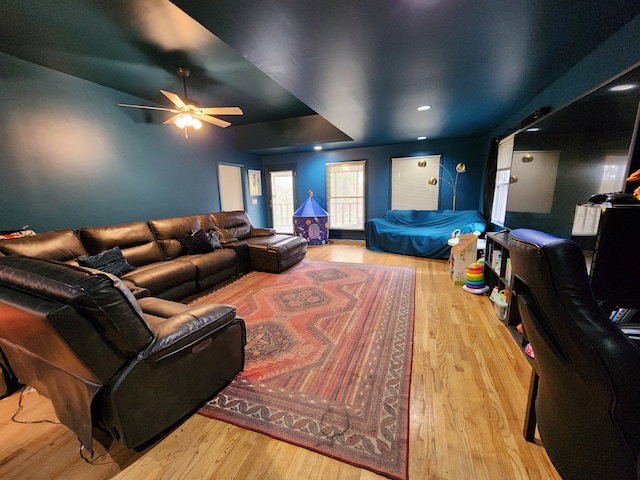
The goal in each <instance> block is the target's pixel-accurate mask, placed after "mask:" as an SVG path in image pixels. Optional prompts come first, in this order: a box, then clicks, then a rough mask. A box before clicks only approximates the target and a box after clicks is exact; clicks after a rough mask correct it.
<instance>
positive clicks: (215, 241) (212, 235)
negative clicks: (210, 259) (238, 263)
mask: <svg viewBox="0 0 640 480" xmlns="http://www.w3.org/2000/svg"><path fill="white" fill-rule="evenodd" d="M207 238H208V239H209V243H210V244H211V246H212V247H213V249H214V250H215V249H216V248H222V245H221V244H220V239H219V238H218V235H216V232H214V231H213V230H209V231H208V232H207Z"/></svg>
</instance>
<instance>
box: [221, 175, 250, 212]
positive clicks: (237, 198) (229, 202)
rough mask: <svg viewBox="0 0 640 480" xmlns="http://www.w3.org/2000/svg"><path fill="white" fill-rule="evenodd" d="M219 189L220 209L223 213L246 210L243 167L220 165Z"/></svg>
mask: <svg viewBox="0 0 640 480" xmlns="http://www.w3.org/2000/svg"><path fill="white" fill-rule="evenodd" d="M218 187H219V189H220V209H221V210H222V211H223V212H231V211H234V210H244V209H245V208H244V195H243V194H242V167H238V166H236V165H222V164H219V165H218Z"/></svg>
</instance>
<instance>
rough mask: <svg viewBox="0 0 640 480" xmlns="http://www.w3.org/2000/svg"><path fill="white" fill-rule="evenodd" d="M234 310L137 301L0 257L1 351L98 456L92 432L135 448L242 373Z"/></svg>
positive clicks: (240, 333) (95, 281)
mask: <svg viewBox="0 0 640 480" xmlns="http://www.w3.org/2000/svg"><path fill="white" fill-rule="evenodd" d="M245 336H246V334H245V326H244V322H243V321H242V319H240V318H239V317H237V316H236V311H235V308H234V307H232V306H229V305H222V304H203V305H200V306H195V307H191V306H188V305H184V304H181V303H176V302H171V301H168V300H162V299H158V298H154V297H145V298H141V299H139V300H136V299H135V298H134V297H133V295H132V294H131V292H130V291H129V290H128V289H127V288H126V287H125V286H124V285H123V284H122V282H121V281H120V280H119V279H118V278H117V277H115V276H112V275H109V274H106V273H103V272H100V271H97V270H91V269H86V268H82V267H77V266H73V265H69V264H65V263H61V262H56V261H52V260H43V259H35V258H30V257H23V256H17V255H11V256H7V257H2V258H0V350H2V352H3V353H4V355H5V356H6V359H7V360H8V364H9V366H10V368H11V370H12V371H13V373H14V375H15V376H16V377H17V379H18V381H19V382H20V383H22V384H28V385H31V386H33V387H34V388H36V389H37V390H38V392H40V393H42V394H43V395H45V396H46V397H48V398H49V399H50V400H51V402H52V403H53V406H54V409H55V412H56V414H57V416H58V418H59V419H60V421H61V422H62V423H63V424H65V425H66V426H68V427H69V428H70V429H71V430H73V431H74V433H75V434H76V435H77V436H78V438H79V440H80V442H81V444H82V445H83V446H84V447H85V448H86V449H88V450H89V451H91V452H92V450H93V449H92V443H93V434H92V431H93V428H94V427H100V428H102V429H104V430H105V431H106V432H108V433H109V434H110V435H111V436H112V437H113V438H114V439H116V440H118V441H120V442H122V443H124V445H125V446H127V447H128V448H133V447H136V446H139V445H141V444H142V443H145V442H147V441H148V440H151V439H152V438H154V437H155V436H157V435H158V434H160V433H162V432H164V431H165V430H167V429H168V428H169V427H171V426H172V425H174V424H175V423H176V422H178V421H180V420H182V419H183V418H184V417H185V416H186V415H188V414H189V413H191V412H192V411H193V410H194V409H196V408H197V407H199V406H200V405H201V404H202V403H204V402H205V401H206V400H208V399H210V398H211V397H212V396H213V395H215V394H216V393H217V392H218V391H219V390H220V389H222V388H223V387H224V386H225V385H226V384H227V383H228V382H230V381H231V380H232V379H233V377H234V376H235V375H236V374H237V373H239V372H240V371H242V370H243V368H244V345H245Z"/></svg>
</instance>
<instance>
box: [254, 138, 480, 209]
mask: <svg viewBox="0 0 640 480" xmlns="http://www.w3.org/2000/svg"><path fill="white" fill-rule="evenodd" d="M484 141H485V140H484V139H483V138H482V137H469V138H450V139H440V140H431V141H429V140H423V141H416V142H413V143H402V144H396V145H383V146H377V147H366V148H348V149H340V150H325V151H320V152H308V153H292V154H281V155H269V156H265V157H262V163H263V166H264V167H267V168H268V167H270V166H277V165H295V166H296V171H297V180H296V182H297V198H296V199H295V202H296V203H295V208H298V207H299V206H300V205H302V203H304V201H305V200H306V199H307V197H308V191H309V190H312V191H313V198H314V199H315V200H316V201H317V202H318V203H319V204H320V205H321V206H322V207H323V208H325V209H326V207H327V195H326V174H325V164H326V163H333V162H345V161H354V160H366V161H367V166H366V175H367V176H366V192H365V195H366V206H365V209H366V212H365V215H366V219H367V220H368V219H371V218H375V217H380V216H382V215H384V213H385V212H386V211H387V210H389V209H390V208H391V159H392V158H394V157H417V156H421V155H433V154H441V155H442V162H443V164H444V166H445V167H446V168H447V169H448V170H449V171H450V172H455V166H456V165H457V164H458V163H459V162H463V163H465V164H466V165H467V173H465V174H463V175H460V179H459V181H458V196H457V197H458V198H457V209H458V210H478V209H479V206H480V188H481V183H482V178H483V175H484V172H483V168H484V167H483V164H484V160H485V159H484V158H483V156H482V155H483V150H484ZM425 188H432V187H429V185H425ZM452 200H453V191H452V189H451V188H449V186H448V185H446V184H443V185H442V187H441V188H440V206H441V208H451V204H452ZM265 212H266V210H265ZM265 214H266V213H265Z"/></svg>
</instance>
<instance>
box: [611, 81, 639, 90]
mask: <svg viewBox="0 0 640 480" xmlns="http://www.w3.org/2000/svg"><path fill="white" fill-rule="evenodd" d="M636 87H637V85H634V84H633V83H623V84H622V85H616V86H615V87H611V88H610V90H611V91H612V92H626V91H627V90H631V89H633V88H636Z"/></svg>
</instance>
